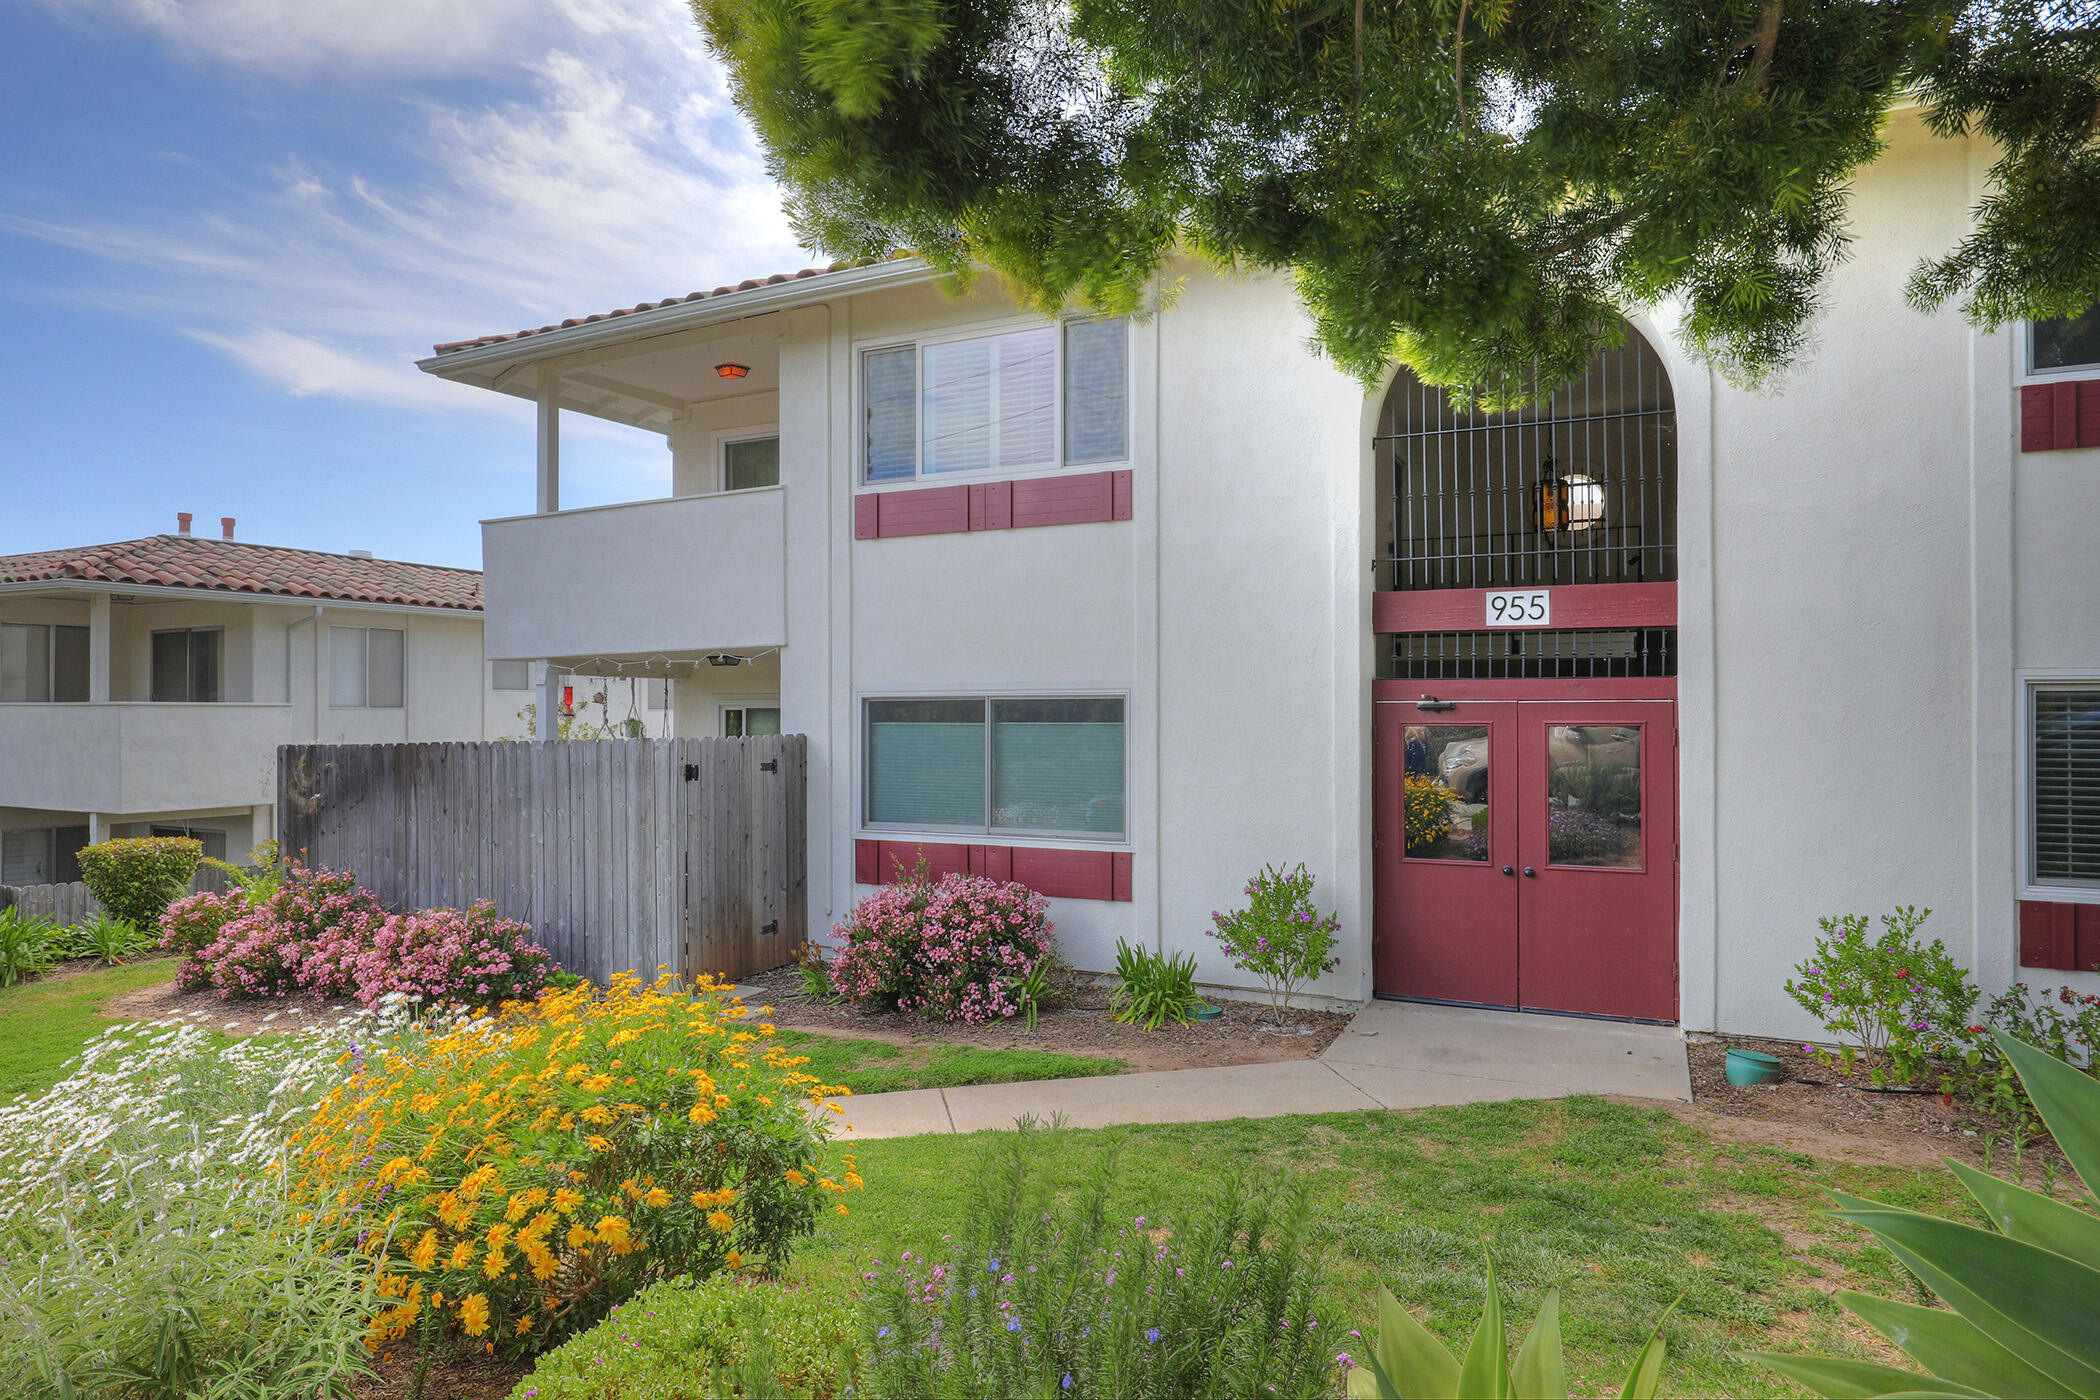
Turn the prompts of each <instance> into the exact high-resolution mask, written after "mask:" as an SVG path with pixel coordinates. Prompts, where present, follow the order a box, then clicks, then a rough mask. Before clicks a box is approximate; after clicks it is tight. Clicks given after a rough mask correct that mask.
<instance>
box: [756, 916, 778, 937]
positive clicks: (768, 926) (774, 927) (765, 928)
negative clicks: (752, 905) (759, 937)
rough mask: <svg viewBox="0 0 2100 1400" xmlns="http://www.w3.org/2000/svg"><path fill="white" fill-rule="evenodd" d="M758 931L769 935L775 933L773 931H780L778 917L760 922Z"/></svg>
mask: <svg viewBox="0 0 2100 1400" xmlns="http://www.w3.org/2000/svg"><path fill="white" fill-rule="evenodd" d="M758 931H759V932H760V933H761V934H768V935H770V934H775V933H778V932H780V920H778V919H772V920H768V921H767V922H766V923H763V924H760V925H759V928H758Z"/></svg>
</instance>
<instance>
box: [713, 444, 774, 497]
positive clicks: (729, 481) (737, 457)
mask: <svg viewBox="0 0 2100 1400" xmlns="http://www.w3.org/2000/svg"><path fill="white" fill-rule="evenodd" d="M779 484H780V439H779V438H777V437H762V438H746V439H744V440H743V441H742V442H725V443H723V444H722V489H723V490H725V491H749V490H752V489H753V488H755V487H759V486H778V485H779Z"/></svg>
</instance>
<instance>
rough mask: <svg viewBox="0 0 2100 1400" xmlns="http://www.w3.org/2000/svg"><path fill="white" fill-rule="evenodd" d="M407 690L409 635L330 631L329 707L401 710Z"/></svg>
mask: <svg viewBox="0 0 2100 1400" xmlns="http://www.w3.org/2000/svg"><path fill="white" fill-rule="evenodd" d="M407 688H408V633H407V632H405V631H403V630H402V629H401V628H399V627H330V628H329V629H328V703H329V704H330V705H332V706H334V707H335V708H336V709H339V710H398V709H400V708H401V707H402V705H403V704H404V703H405V697H406V692H407Z"/></svg>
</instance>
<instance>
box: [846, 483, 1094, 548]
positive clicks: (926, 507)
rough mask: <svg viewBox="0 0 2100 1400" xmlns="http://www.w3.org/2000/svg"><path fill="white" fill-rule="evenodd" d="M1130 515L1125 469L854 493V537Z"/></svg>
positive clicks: (1017, 527)
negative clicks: (911, 489) (967, 484)
mask: <svg viewBox="0 0 2100 1400" xmlns="http://www.w3.org/2000/svg"><path fill="white" fill-rule="evenodd" d="M1130 518H1131V487H1130V473H1129V472H1127V471H1121V472H1084V473H1081V474H1079V475H1077V476H1032V477H1026V478H1024V479H1022V480H1020V481H985V482H979V483H977V484H975V485H969V486H929V487H924V488H921V489H919V490H915V491H870V492H865V493H863V494H861V495H858V496H855V497H854V498H853V538H855V539H857V540H877V539H889V538H891V537H892V536H898V535H954V534H963V533H967V532H973V531H977V530H1023V529H1028V528H1030V527H1032V526H1036V525H1091V524H1096V523H1099V522H1102V521H1108V520H1128V519H1130Z"/></svg>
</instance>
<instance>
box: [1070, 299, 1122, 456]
mask: <svg viewBox="0 0 2100 1400" xmlns="http://www.w3.org/2000/svg"><path fill="white" fill-rule="evenodd" d="M1129 346H1130V323H1129V322H1128V321H1073V322H1072V323H1070V324H1069V325H1067V326H1066V327H1065V461H1067V462H1070V463H1074V464H1079V463H1087V462H1120V461H1123V460H1124V459H1125V458H1127V457H1128V456H1129V455H1130V444H1129V421H1130V350H1129Z"/></svg>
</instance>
